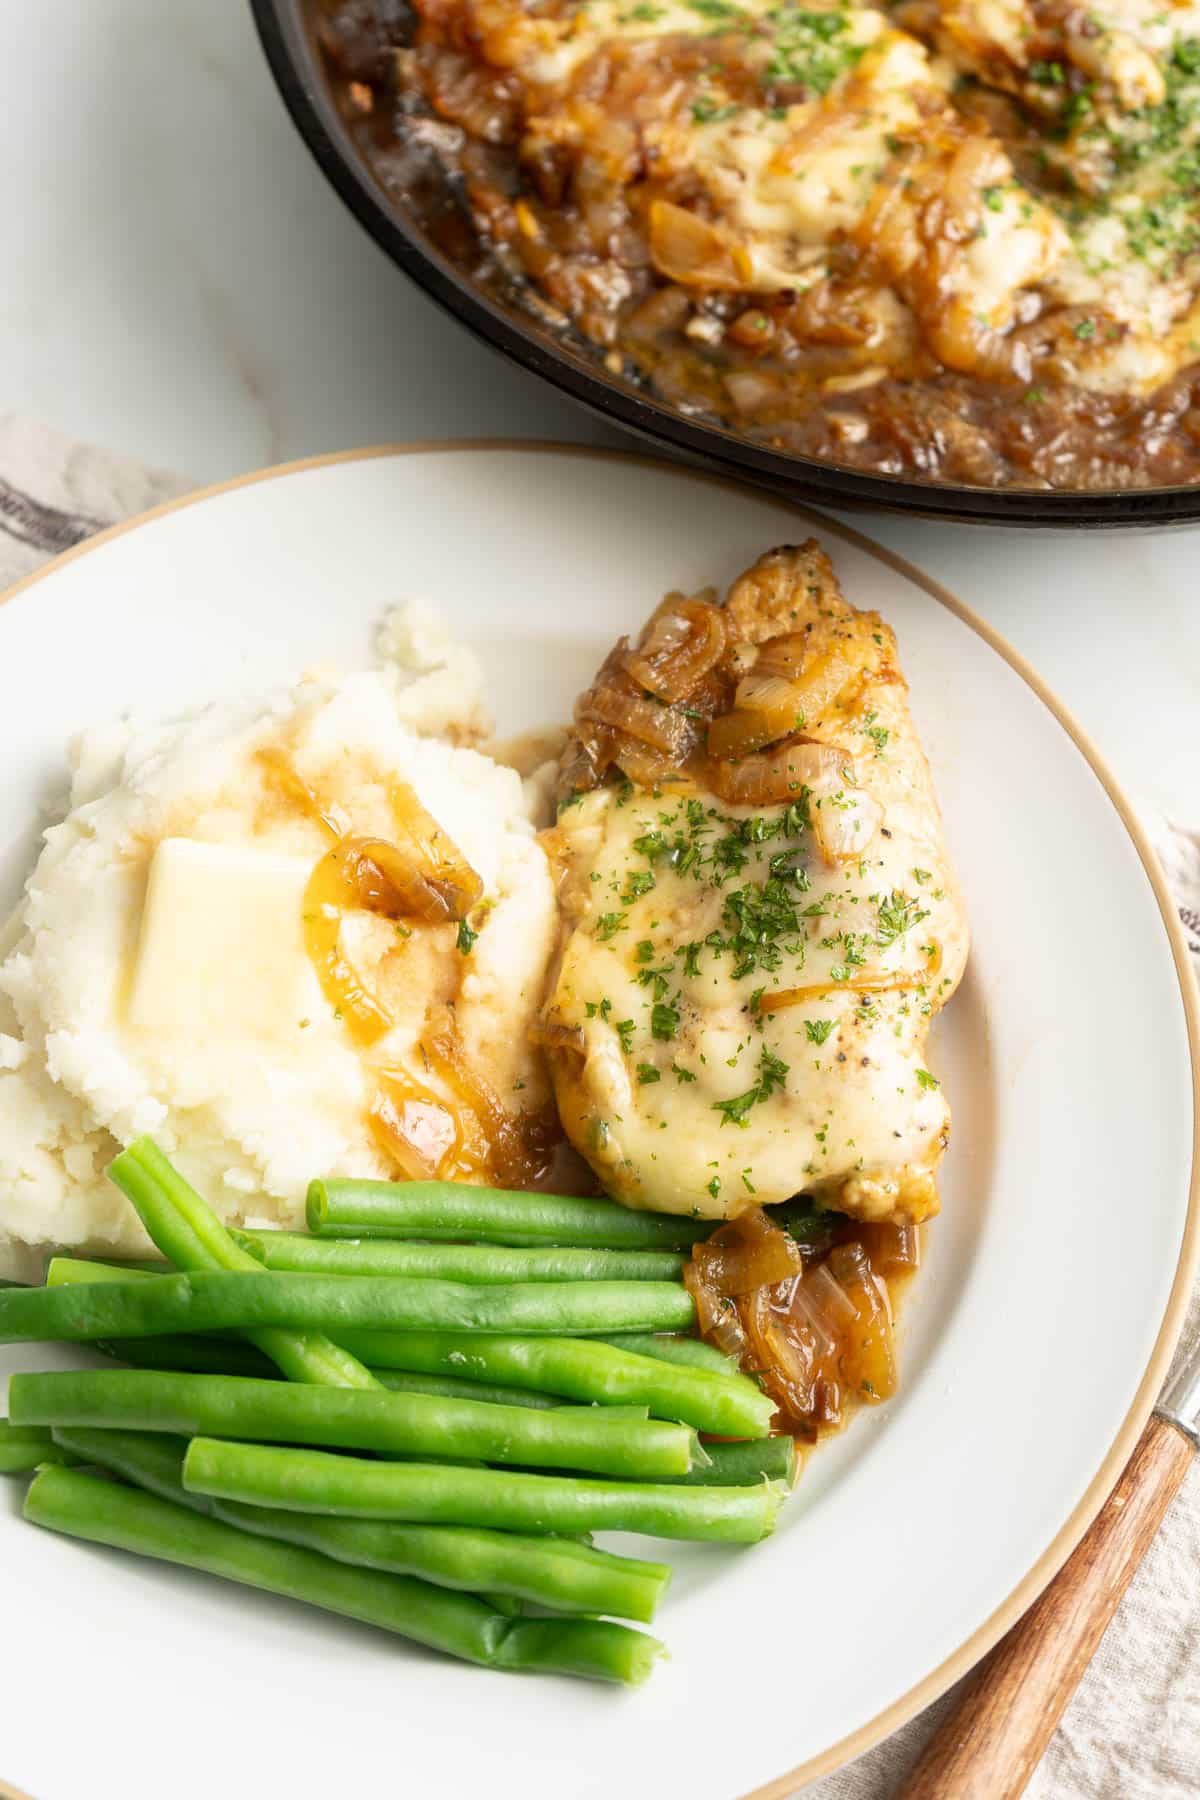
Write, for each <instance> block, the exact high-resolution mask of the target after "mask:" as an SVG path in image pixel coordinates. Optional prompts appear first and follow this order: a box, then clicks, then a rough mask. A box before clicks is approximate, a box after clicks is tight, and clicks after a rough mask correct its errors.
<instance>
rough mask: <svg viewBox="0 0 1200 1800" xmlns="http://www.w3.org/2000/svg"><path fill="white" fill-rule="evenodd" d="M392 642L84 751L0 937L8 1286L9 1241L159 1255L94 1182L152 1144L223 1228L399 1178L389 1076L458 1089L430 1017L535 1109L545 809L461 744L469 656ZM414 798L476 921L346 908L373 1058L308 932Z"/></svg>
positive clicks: (425, 1089) (1, 1204) (428, 637)
mask: <svg viewBox="0 0 1200 1800" xmlns="http://www.w3.org/2000/svg"><path fill="white" fill-rule="evenodd" d="M380 647H381V651H382V654H383V657H384V659H385V660H384V662H383V664H382V666H381V667H380V668H379V669H377V670H375V671H372V672H369V673H360V674H354V675H349V676H346V677H344V678H342V679H337V680H333V679H318V678H312V679H306V680H303V681H301V682H299V683H298V684H297V685H295V686H293V687H290V688H283V689H281V690H279V691H278V692H276V693H272V694H269V695H266V696H265V697H262V698H257V699H254V700H248V701H246V700H237V701H232V702H228V703H221V704H217V705H213V706H209V707H205V708H204V709H202V710H200V711H198V712H195V713H191V714H188V715H186V716H184V717H182V718H177V719H173V720H170V721H167V722H166V723H154V724H150V723H146V722H144V721H140V720H137V719H122V720H120V721H118V722H116V723H114V724H111V725H107V726H104V727H101V728H99V729H96V730H93V731H90V732H88V733H87V734H86V735H85V736H84V737H83V738H81V739H80V741H79V742H78V743H77V744H76V745H75V746H74V748H73V751H72V757H71V764H72V784H71V793H70V800H69V806H68V810H67V813H66V816H65V817H64V819H63V821H62V822H61V823H60V824H56V825H54V826H53V827H51V828H50V829H49V830H48V831H47V832H46V835H45V844H44V848H43V850H42V853H41V856H40V858H39V860H38V863H37V866H36V867H35V869H34V871H33V873H32V875H31V876H30V878H29V882H28V885H27V890H26V894H25V898H24V900H23V901H22V903H21V905H20V906H19V908H18V909H17V912H16V914H15V916H14V918H13V919H12V921H11V922H10V923H9V925H8V926H7V927H6V928H4V929H3V930H0V1272H2V1271H3V1268H4V1266H5V1265H6V1264H7V1266H8V1267H9V1268H15V1267H17V1266H18V1265H19V1262H20V1258H21V1253H22V1247H26V1248H28V1247H34V1248H37V1247H44V1246H48V1245H66V1246H73V1247H74V1246H81V1247H87V1248H90V1249H93V1250H108V1251H119V1252H125V1253H128V1252H136V1251H138V1250H139V1249H142V1248H144V1245H145V1240H144V1238H143V1237H142V1236H141V1233H140V1230H139V1228H138V1226H137V1222H136V1220H135V1219H134V1218H133V1215H132V1212H131V1209H130V1207H129V1205H128V1203H127V1202H126V1201H125V1200H124V1199H123V1198H122V1196H121V1195H120V1194H118V1193H117V1191H116V1190H115V1188H113V1187H112V1185H111V1184H110V1183H108V1182H106V1180H105V1179H104V1170H105V1167H106V1165H107V1163H108V1162H109V1160H110V1159H111V1157H112V1156H113V1155H114V1154H115V1153H116V1150H117V1149H118V1147H119V1146H120V1145H122V1144H125V1143H128V1142H129V1141H130V1140H131V1139H133V1138H134V1137H136V1136H138V1135H139V1134H140V1133H142V1132H153V1133H154V1135H155V1136H156V1138H157V1139H158V1141H159V1142H160V1143H161V1145H162V1147H163V1148H164V1149H165V1150H166V1151H167V1152H168V1154H169V1155H171V1156H172V1157H173V1158H174V1159H176V1160H177V1161H178V1163H179V1165H180V1167H181V1168H182V1169H183V1170H184V1171H185V1172H186V1173H187V1174H188V1175H189V1177H190V1178H191V1179H192V1180H193V1181H195V1182H196V1183H197V1185H198V1186H200V1187H201V1188H202V1190H203V1191H204V1193H205V1194H206V1195H207V1197H208V1198H209V1199H210V1200H211V1201H212V1203H213V1204H214V1205H215V1206H216V1207H217V1209H218V1210H219V1211H220V1212H221V1214H222V1215H223V1216H224V1217H225V1218H226V1220H229V1221H237V1220H263V1221H268V1222H271V1223H275V1224H280V1225H296V1224H297V1223H299V1222H300V1220H301V1218H302V1206H303V1196H304V1190H305V1186H306V1184H307V1182H308V1180H309V1179H310V1178H311V1177H312V1176H314V1175H316V1174H328V1175H363V1176H381V1177H386V1176H388V1175H392V1174H395V1173H396V1164H395V1161H394V1160H393V1158H392V1157H391V1156H390V1155H389V1154H388V1153H387V1151H386V1147H385V1144H384V1142H383V1141H381V1139H380V1136H379V1134H378V1131H377V1130H376V1129H373V1127H372V1123H371V1113H372V1108H373V1106H374V1105H375V1103H376V1101H377V1098H378V1094H379V1080H380V1074H381V1071H390V1072H391V1073H392V1075H393V1076H395V1078H396V1079H397V1080H398V1081H400V1082H401V1083H402V1084H404V1083H406V1082H408V1080H409V1078H410V1077H411V1081H412V1084H413V1085H412V1087H411V1088H410V1089H408V1090H407V1091H410V1092H420V1093H422V1094H424V1095H425V1096H426V1097H427V1098H431V1099H432V1100H433V1101H434V1102H436V1100H437V1098H438V1096H439V1095H440V1094H444V1093H445V1080H444V1076H445V1071H444V1070H442V1071H440V1072H439V1069H438V1067H437V1066H436V1060H435V1063H434V1065H433V1066H432V1067H431V1064H430V1058H429V1054H428V1052H427V1050H426V1049H425V1047H424V1045H425V1041H426V1039H427V1035H428V1031H429V1022H430V1019H431V1018H439V1017H440V1018H441V1019H442V1020H443V1022H445V1021H449V1025H448V1029H449V1030H450V1031H451V1032H452V1033H453V1035H454V1042H455V1044H456V1046H457V1050H458V1052H459V1053H460V1054H461V1057H462V1059H463V1063H464V1065H465V1066H466V1067H467V1068H468V1069H469V1070H470V1071H472V1072H473V1074H474V1075H475V1076H478V1077H481V1078H482V1079H483V1080H484V1081H485V1083H486V1091H487V1094H488V1096H489V1101H493V1100H494V1101H496V1102H498V1103H499V1105H500V1106H501V1107H502V1108H503V1109H504V1112H505V1114H506V1115H507V1116H508V1117H510V1118H511V1119H513V1120H515V1121H517V1124H518V1126H519V1125H520V1124H521V1122H522V1121H524V1120H528V1119H530V1118H532V1117H534V1116H536V1115H537V1113H538V1111H539V1109H541V1108H543V1107H544V1106H545V1105H546V1103H547V1097H548V1096H547V1089H546V1084H545V1077H544V1072H543V1069H542V1066H541V1061H540V1057H539V1056H538V1054H537V1052H536V1051H535V1050H534V1049H533V1047H532V1046H531V1044H530V1040H529V1034H528V1024H529V1020H530V1018H531V1016H532V1015H533V1013H534V1011H535V1010H536V1008H537V1005H538V1003H539V1000H540V997H541V990H542V986H543V982H544V978H545V970H546V962H547V958H548V955H549V951H550V946H551V942H552V939H553V933H554V895H553V890H552V886H551V879H550V875H549V871H548V868H547V864H546V861H545V858H544V856H543V854H542V851H541V849H540V847H539V846H538V844H537V841H536V837H535V833H534V827H533V823H532V821H531V818H530V811H531V806H532V802H531V800H530V799H529V798H528V796H527V794H526V791H525V790H524V789H523V788H522V784H521V781H520V779H519V777H518V776H517V775H516V774H515V773H514V772H513V770H511V769H509V768H505V767H502V766H500V765H498V764H497V763H495V762H493V761H491V760H490V759H489V758H488V757H487V756H485V755H483V754H481V753H480V752H479V751H478V750H477V749H475V748H472V747H471V746H472V745H473V744H475V743H477V742H478V741H479V740H480V739H481V738H482V736H483V733H484V731H485V729H486V720H485V715H484V713H483V709H482V705H481V700H480V674H479V670H478V668H477V666H476V664H475V661H474V658H473V657H471V656H470V654H469V653H468V652H465V651H463V650H461V649H457V648H455V647H453V646H452V645H450V644H448V643H447V642H446V641H445V640H444V638H443V637H442V636H441V634H440V632H439V630H438V628H437V626H436V624H435V622H434V621H433V620H432V619H431V618H430V617H429V616H428V615H427V614H426V613H424V612H423V611H421V610H419V609H415V608H406V609H403V610H402V611H400V612H398V613H395V614H392V615H390V617H389V619H388V621H387V623H386V625H385V627H384V630H383V632H382V634H381V646H380ZM264 753H265V754H264ZM281 771H282V773H281ZM398 784H399V790H398ZM410 790H411V793H413V794H415V795H416V797H417V800H418V801H419V802H420V805H421V807H423V808H424V809H425V811H426V812H427V813H428V814H429V815H431V816H432V819H433V820H434V821H436V823H437V825H438V826H439V827H440V829H441V832H442V833H443V834H445V837H446V838H447V839H449V840H452V845H451V848H452V849H453V848H456V849H457V851H458V852H460V853H461V857H462V859H463V860H464V861H465V862H466V863H467V864H469V865H470V869H471V870H473V871H474V873H475V874H476V875H477V876H478V878H479V881H480V883H481V884H482V894H481V896H480V898H479V899H478V900H477V901H474V902H473V904H472V906H471V910H470V912H469V915H468V921H467V923H466V924H465V925H464V926H463V927H461V928H460V926H459V925H458V924H456V923H455V922H453V921H441V922H431V921H429V920H421V919H419V918H412V919H405V920H397V919H395V918H391V917H385V916H382V915H381V914H380V913H379V912H373V911H370V910H365V909H351V910H348V911H346V912H345V913H344V914H343V915H340V918H339V923H338V925H337V929H336V935H337V937H338V945H339V949H338V954H339V956H340V957H341V958H342V959H343V962H344V965H345V970H349V971H350V973H351V974H352V975H353V977H354V979H355V980H357V981H358V982H359V983H361V986H362V988H363V989H364V990H365V991H366V992H368V993H369V994H370V995H372V996H373V997H374V1000H375V1002H376V1003H377V1005H378V1007H379V1009H380V1011H381V1015H382V1017H383V1019H384V1021H385V1024H386V1029H384V1030H383V1032H382V1035H377V1036H376V1037H375V1038H373V1039H372V1041H370V1042H369V1043H365V1042H364V1041H363V1038H362V1034H357V1035H356V1033H355V1032H354V1031H353V1029H351V1026H352V1024H353V1020H352V1019H348V1018H347V1017H346V1016H344V1014H343V1009H342V1007H341V1006H340V1005H339V1004H337V1003H336V996H334V995H332V994H331V990H330V986H329V983H328V981H326V980H324V979H318V966H317V965H316V964H314V961H313V958H312V955H311V943H309V944H308V949H307V953H306V938H305V932H306V930H307V929H308V927H307V925H306V924H304V923H302V921H301V912H302V909H303V908H305V907H306V906H308V907H310V908H311V906H312V905H313V900H312V891H311V890H310V889H309V887H308V881H309V876H310V874H311V872H312V871H313V870H314V869H315V867H316V866H317V864H318V863H319V862H320V859H321V858H322V857H323V856H328V855H329V852H330V845H331V841H337V837H336V834H337V833H338V832H341V833H352V834H354V836H355V837H356V838H357V837H361V838H370V839H377V840H383V841H385V842H388V841H391V840H393V839H394V838H395V836H396V795H397V791H401V792H409V791H410ZM303 793H307V794H308V796H309V797H310V799H315V800H316V802H317V805H318V810H319V811H323V812H324V814H325V815H326V818H327V819H330V818H332V819H333V821H334V825H333V826H332V827H331V826H329V825H323V824H322V823H321V820H320V818H319V817H317V816H315V814H314V810H313V807H312V806H311V805H310V806H308V807H306V806H305V805H303V804H300V803H299V802H298V800H297V795H298V794H303ZM303 916H304V920H306V921H308V920H310V919H311V918H312V916H313V915H312V913H311V911H310V912H306V913H304V915H303ZM331 916H332V915H331ZM345 970H344V971H343V972H345ZM444 1028H445V1026H444ZM426 1111H427V1113H428V1116H429V1117H430V1118H436V1113H437V1109H436V1105H434V1106H433V1107H432V1110H431V1109H430V1108H429V1107H428V1106H427V1107H426ZM434 1137H435V1138H436V1133H434ZM435 1148H436V1145H435Z"/></svg>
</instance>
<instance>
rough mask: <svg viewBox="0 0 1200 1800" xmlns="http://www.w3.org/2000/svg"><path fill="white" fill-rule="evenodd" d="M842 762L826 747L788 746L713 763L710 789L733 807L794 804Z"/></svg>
mask: <svg viewBox="0 0 1200 1800" xmlns="http://www.w3.org/2000/svg"><path fill="white" fill-rule="evenodd" d="M845 762H846V758H845V756H844V755H843V754H842V752H841V751H840V750H837V749H835V748H833V747H832V746H831V745H829V744H810V743H807V742H805V743H788V744H783V745H781V746H780V747H779V749H777V750H771V751H768V752H766V753H765V754H764V755H761V756H747V757H743V758H742V760H741V761H740V762H736V763H726V762H715V763H713V764H712V766H711V776H712V785H713V787H714V788H715V789H716V791H717V793H718V794H719V795H720V796H721V798H722V800H729V801H731V802H732V803H733V804H734V805H737V806H777V805H783V804H786V803H787V802H788V801H790V800H798V799H799V798H800V795H801V794H802V793H803V791H804V789H805V788H810V789H811V788H812V787H814V785H815V784H816V783H818V782H820V781H823V777H824V774H825V772H826V771H827V770H828V771H830V772H831V773H832V771H833V770H835V769H836V770H841V769H842V768H844V766H845Z"/></svg>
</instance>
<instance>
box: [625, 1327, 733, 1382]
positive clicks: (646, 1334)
mask: <svg viewBox="0 0 1200 1800" xmlns="http://www.w3.org/2000/svg"><path fill="white" fill-rule="evenodd" d="M600 1342H601V1343H604V1344H611V1345H612V1347H613V1349H614V1350H630V1351H632V1352H633V1354H634V1355H635V1356H653V1357H656V1358H657V1359H658V1360H659V1361H660V1362H670V1363H682V1364H683V1366H684V1368H687V1369H709V1370H711V1372H712V1373H713V1374H714V1375H739V1374H740V1368H739V1364H738V1361H737V1358H736V1357H733V1356H726V1354H725V1352H724V1351H723V1350H718V1349H717V1347H716V1345H715V1344H706V1343H705V1341H704V1339H703V1338H695V1337H662V1336H656V1335H655V1334H654V1333H653V1332H650V1331H618V1332H613V1333H611V1334H610V1333H605V1335H604V1336H603V1337H602V1338H601V1339H600ZM741 1378H742V1379H743V1380H745V1379H746V1377H745V1376H742V1377H741Z"/></svg>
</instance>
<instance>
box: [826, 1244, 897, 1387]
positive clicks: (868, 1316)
mask: <svg viewBox="0 0 1200 1800" xmlns="http://www.w3.org/2000/svg"><path fill="white" fill-rule="evenodd" d="M829 1267H830V1269H831V1271H832V1273H833V1274H834V1275H835V1276H836V1278H837V1280H838V1283H839V1286H840V1287H841V1288H842V1290H843V1291H844V1293H845V1294H846V1296H847V1298H848V1299H849V1301H850V1304H851V1305H852V1306H853V1308H854V1311H855V1314H856V1326H855V1329H853V1330H852V1331H850V1332H849V1334H848V1336H847V1340H846V1348H845V1350H844V1352H843V1354H842V1373H843V1376H844V1378H845V1381H846V1384H847V1386H848V1387H850V1388H852V1389H853V1390H854V1391H855V1392H856V1393H858V1394H860V1395H861V1396H862V1397H863V1398H864V1399H866V1400H871V1401H879V1400H889V1399H890V1398H891V1396H892V1395H893V1394H894V1393H895V1391H896V1348H895V1340H894V1337H893V1333H892V1308H891V1303H890V1301H889V1299H888V1291H887V1286H886V1284H885V1283H884V1282H883V1281H881V1280H880V1278H879V1276H878V1275H876V1274H875V1273H874V1271H873V1269H872V1268H871V1264H870V1261H869V1260H868V1257H867V1253H866V1251H865V1250H864V1249H863V1247H862V1245H861V1244H853V1243H851V1244H837V1245H835V1247H834V1248H833V1249H832V1250H831V1251H830V1252H829Z"/></svg>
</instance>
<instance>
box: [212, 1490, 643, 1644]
mask: <svg viewBox="0 0 1200 1800" xmlns="http://www.w3.org/2000/svg"><path fill="white" fill-rule="evenodd" d="M211 1504H212V1505H213V1506H214V1507H215V1509H216V1514H217V1517H218V1518H221V1519H226V1520H228V1522H229V1523H230V1524H231V1525H238V1526H240V1527H241V1529H242V1530H243V1531H253V1532H258V1533H260V1534H261V1535H262V1536H264V1537H272V1538H279V1539H282V1540H283V1541H284V1542H285V1543H289V1544H305V1545H307V1546H308V1548H309V1549H310V1550H320V1551H321V1552H322V1554H323V1555H325V1556H332V1557H333V1558H334V1560H335V1561H336V1562H347V1563H355V1564H357V1565H358V1566H359V1567H362V1568H369V1569H382V1570H386V1571H387V1572H388V1573H390V1574H395V1575H419V1576H420V1577H421V1578H422V1580H425V1581H432V1582H435V1583H436V1584H437V1586H438V1587H452V1588H461V1589H464V1590H466V1591H468V1592H473V1591H475V1590H476V1589H481V1588H486V1589H487V1590H488V1592H489V1594H500V1595H505V1596H512V1597H513V1598H515V1599H518V1600H524V1601H527V1602H529V1603H531V1604H533V1605H534V1606H548V1607H552V1608H553V1609H554V1611H555V1612H564V1613H613V1614H616V1616H617V1617H619V1618H622V1619H636V1620H637V1621H638V1622H639V1624H643V1625H649V1624H650V1623H651V1622H652V1620H653V1618H654V1615H655V1612H656V1611H657V1609H658V1603H659V1601H660V1600H661V1598H662V1595H663V1591H664V1589H665V1588H666V1585H667V1582H668V1581H669V1580H670V1577H671V1570H670V1566H669V1565H668V1564H666V1563H654V1562H643V1561H640V1560H638V1559H637V1558H635V1557H631V1556H614V1555H612V1554H611V1553H610V1552H608V1551H605V1550H591V1549H588V1548H587V1547H586V1546H585V1545H583V1544H577V1543H575V1542H573V1541H572V1540H571V1539H570V1538H555V1537H531V1536H528V1535H522V1534H521V1533H519V1532H515V1531H487V1530H484V1529H483V1528H481V1527H478V1526H470V1525H394V1524H389V1523H388V1522H387V1521H386V1520H377V1519H324V1518H320V1517H319V1516H318V1515H317V1514H316V1513H298V1512H285V1511H284V1510H283V1508H282V1507H271V1506H243V1505H239V1503H238V1502H237V1501H236V1500H216V1501H213V1502H212V1503H211Z"/></svg>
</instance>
